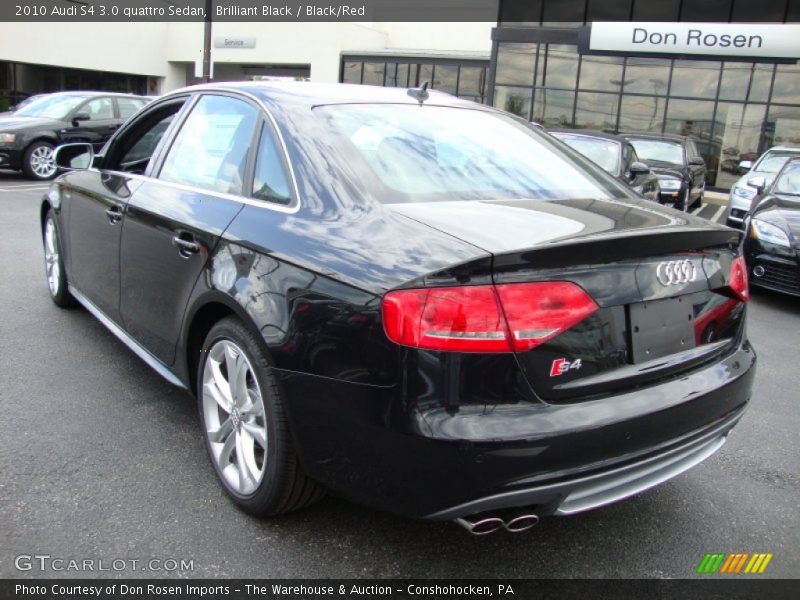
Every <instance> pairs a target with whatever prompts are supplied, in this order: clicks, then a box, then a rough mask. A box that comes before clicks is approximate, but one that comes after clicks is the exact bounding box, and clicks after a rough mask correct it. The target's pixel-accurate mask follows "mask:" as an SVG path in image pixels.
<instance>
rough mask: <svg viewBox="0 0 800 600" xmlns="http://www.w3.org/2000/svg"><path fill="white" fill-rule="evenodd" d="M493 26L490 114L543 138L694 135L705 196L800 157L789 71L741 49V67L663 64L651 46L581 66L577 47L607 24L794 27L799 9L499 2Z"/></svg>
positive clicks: (767, 1) (722, 62)
mask: <svg viewBox="0 0 800 600" xmlns="http://www.w3.org/2000/svg"><path fill="white" fill-rule="evenodd" d="M499 14H500V17H499V22H498V26H497V27H496V28H495V29H494V30H493V32H492V40H493V47H492V68H491V70H490V72H491V75H490V82H489V86H488V87H489V96H490V100H489V101H490V102H491V103H492V104H493V105H494V106H496V107H499V108H502V109H504V110H508V111H510V112H514V113H516V114H518V115H520V116H522V117H524V118H526V119H529V120H532V121H536V122H539V123H542V124H544V125H546V126H555V127H575V128H587V129H597V130H603V131H608V132H653V133H675V134H684V135H691V136H693V137H694V138H695V139H696V140H697V141H698V147H699V149H700V150H701V153H702V155H703V157H704V158H705V160H706V163H707V165H708V167H709V170H708V176H707V184H708V185H709V186H712V187H718V188H723V189H725V188H729V187H730V185H731V184H732V183H733V181H735V180H736V179H737V178H738V176H739V172H738V164H739V162H740V160H749V159H752V158H754V157H755V156H757V155H759V154H761V153H762V152H763V151H764V150H766V149H767V148H769V147H771V146H773V145H778V144H780V145H800V66H798V65H797V64H796V62H795V60H787V59H775V60H771V59H769V58H763V59H762V58H758V59H754V58H749V57H747V54H748V53H749V52H752V50H751V49H749V48H747V47H744V48H742V50H741V55H742V58H740V57H738V56H725V57H720V56H713V55H712V56H709V52H708V51H707V50H705V49H700V50H701V51H702V52H703V53H698V54H689V53H685V54H680V55H663V56H662V55H659V53H658V52H653V49H652V45H651V46H648V51H647V52H642V53H639V52H627V53H620V52H617V53H609V55H602V54H595V53H591V54H590V53H588V52H587V51H586V48H585V43H584V42H583V41H582V36H584V35H586V33H585V32H586V29H587V27H588V26H590V25H591V24H592V23H599V22H604V21H617V22H631V23H634V22H635V23H643V24H644V23H648V22H673V23H683V22H685V23H729V24H735V23H756V22H763V23H779V24H787V23H796V22H797V21H798V20H800V1H797V0H758V1H756V0H705V1H703V2H699V1H696V0H501V1H500V13H499ZM642 29H646V28H640V30H642ZM757 42H758V40H756V43H757ZM796 43H797V50H798V52H797V54H796V56H800V39H798V40H797V42H796ZM745 45H746V43H745ZM690 51H692V50H690ZM692 52H693V51H692Z"/></svg>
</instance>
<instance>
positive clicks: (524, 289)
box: [497, 281, 597, 352]
mask: <svg viewBox="0 0 800 600" xmlns="http://www.w3.org/2000/svg"><path fill="white" fill-rule="evenodd" d="M497 293H498V295H499V296H500V302H501V303H502V305H503V311H504V312H505V315H506V321H507V322H508V328H509V330H510V331H511V335H512V344H513V347H514V350H515V351H517V352H522V351H524V350H530V349H531V348H534V347H536V346H538V345H539V344H542V343H544V342H546V341H547V340H549V339H552V338H554V337H556V336H557V335H558V334H560V333H562V332H564V331H566V330H567V329H569V328H571V327H573V326H575V325H577V324H578V323H580V322H581V321H583V320H584V319H585V318H586V317H588V316H589V315H591V314H593V313H594V312H595V311H596V310H597V304H595V301H594V300H593V299H592V297H591V296H589V294H587V293H586V292H584V291H583V288H581V287H580V286H577V285H575V284H574V283H570V282H568V281H543V282H541V283H509V284H504V285H498V286H497Z"/></svg>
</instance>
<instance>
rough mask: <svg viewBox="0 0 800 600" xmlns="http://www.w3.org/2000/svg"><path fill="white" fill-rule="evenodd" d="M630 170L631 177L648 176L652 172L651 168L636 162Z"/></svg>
mask: <svg viewBox="0 0 800 600" xmlns="http://www.w3.org/2000/svg"><path fill="white" fill-rule="evenodd" d="M629 170H630V173H631V175H647V174H648V173H649V172H650V167H648V166H647V165H646V164H644V163H643V162H640V161H638V160H635V161H633V162H632V163H631V168H630V169H629Z"/></svg>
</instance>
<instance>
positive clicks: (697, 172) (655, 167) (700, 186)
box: [619, 133, 708, 209]
mask: <svg viewBox="0 0 800 600" xmlns="http://www.w3.org/2000/svg"><path fill="white" fill-rule="evenodd" d="M619 135H620V136H621V137H623V138H625V139H627V140H629V141H630V140H637V139H641V140H661V141H668V142H674V143H677V144H680V145H681V147H682V150H683V152H682V154H683V163H682V164H680V165H674V164H671V163H664V162H660V161H654V160H647V159H646V158H641V157H640V160H641V161H642V162H644V163H645V164H646V165H647V166H649V167H650V170H651V171H652V172H653V173H655V174H656V175H666V176H669V177H673V178H675V179H678V180H679V181H680V182H681V187H680V189H679V190H678V194H677V197H674V196H672V195H671V192H667V191H665V190H662V191H661V199H660V202H661V203H662V204H677V203H678V202H680V201H681V199H682V198H683V197H684V194H685V193H686V190H687V189H688V190H689V206H691V205H693V204H694V203H696V202H697V201H698V200H699V199H700V197H701V195H702V194H703V190H704V189H705V183H706V174H707V173H708V167H706V165H705V163H704V164H702V165H699V164H698V165H695V164H692V163H691V162H690V161H691V159H692V158H694V157H693V156H692V155H691V152H690V149H689V142H690V140H691V138H689V137H686V136H679V135H655V134H646V133H641V134H639V133H620V134H619ZM698 156H699V155H698ZM689 206H686V207H684V208H686V209H688V208H689Z"/></svg>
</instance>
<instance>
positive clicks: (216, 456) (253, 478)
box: [202, 340, 267, 496]
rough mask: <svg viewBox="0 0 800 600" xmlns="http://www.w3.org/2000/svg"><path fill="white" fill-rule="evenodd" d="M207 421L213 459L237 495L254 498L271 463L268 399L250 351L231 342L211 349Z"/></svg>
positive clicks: (204, 392)
mask: <svg viewBox="0 0 800 600" xmlns="http://www.w3.org/2000/svg"><path fill="white" fill-rule="evenodd" d="M202 403H203V417H204V421H205V430H206V431H205V433H206V436H207V438H208V442H209V448H210V449H211V456H212V459H213V460H214V462H215V464H216V467H217V471H218V472H219V474H220V477H221V478H222V479H223V481H224V482H225V484H226V485H227V486H228V487H229V488H230V489H231V490H232V491H233V492H235V493H236V494H238V495H240V496H248V495H251V494H253V493H254V492H255V491H256V489H257V488H258V486H259V484H260V483H261V480H262V479H263V478H264V471H265V468H266V464H267V425H266V413H265V411H264V399H263V397H262V395H261V389H260V387H259V385H258V381H257V380H256V376H255V371H254V370H253V366H252V365H251V364H250V361H249V359H248V358H247V356H246V355H245V353H244V351H243V350H242V349H241V348H240V347H239V346H237V345H236V344H235V343H233V342H232V341H230V340H219V341H217V342H216V343H214V345H213V346H212V347H211V348H210V349H209V350H208V358H207V360H206V361H205V365H204V367H203V389H202Z"/></svg>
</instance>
